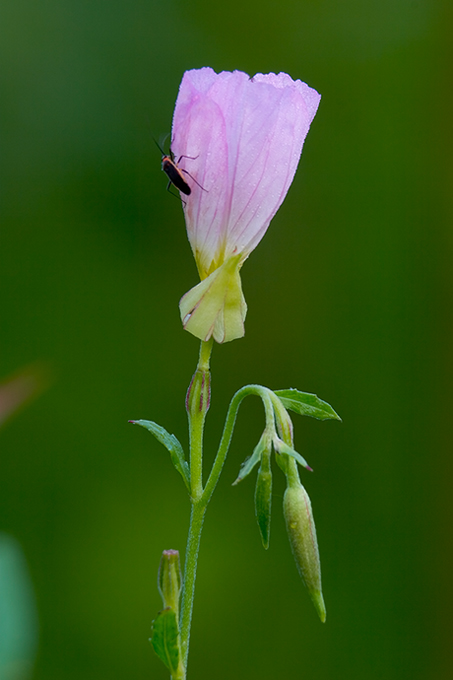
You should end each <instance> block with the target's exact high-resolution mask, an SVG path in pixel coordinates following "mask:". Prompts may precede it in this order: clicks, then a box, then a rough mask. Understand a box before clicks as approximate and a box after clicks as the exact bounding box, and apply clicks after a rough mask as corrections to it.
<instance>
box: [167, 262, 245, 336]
mask: <svg viewBox="0 0 453 680" xmlns="http://www.w3.org/2000/svg"><path fill="white" fill-rule="evenodd" d="M240 268H241V255H232V256H231V257H229V258H228V259H227V260H226V261H225V262H224V263H223V264H222V265H221V266H220V267H219V268H218V269H216V270H215V271H213V272H212V274H210V275H209V276H208V277H207V278H206V279H204V280H203V281H202V282H201V283H199V284H198V286H195V287H194V288H192V289H191V290H189V292H188V293H186V294H185V295H184V296H183V297H182V298H181V301H180V303H179V310H180V312H181V321H182V324H183V326H184V328H185V329H186V331H189V333H192V335H195V336H196V337H197V338H199V339H200V340H204V341H207V340H209V339H210V338H211V337H214V340H215V341H216V342H230V340H235V339H236V338H242V336H243V335H244V332H245V330H244V321H245V315H246V313H247V304H246V302H245V299H244V295H243V293H242V284H241V277H240V274H239V270H240Z"/></svg>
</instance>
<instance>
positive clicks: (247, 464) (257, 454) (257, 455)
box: [233, 437, 267, 486]
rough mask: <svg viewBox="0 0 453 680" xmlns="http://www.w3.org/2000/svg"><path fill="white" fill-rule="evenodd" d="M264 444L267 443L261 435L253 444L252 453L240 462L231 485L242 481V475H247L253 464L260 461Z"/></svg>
mask: <svg viewBox="0 0 453 680" xmlns="http://www.w3.org/2000/svg"><path fill="white" fill-rule="evenodd" d="M266 446H267V444H266V441H265V439H264V437H261V439H260V440H259V442H258V444H257V445H256V446H255V448H254V450H253V453H252V455H251V456H249V457H248V458H246V459H245V460H244V462H243V463H242V465H241V469H240V470H239V474H238V476H237V479H235V481H234V482H233V486H235V485H236V484H239V482H242V480H243V479H244V477H247V475H249V474H250V473H251V471H252V470H253V468H254V467H255V465H257V464H258V463H259V462H260V460H261V456H262V455H263V451H264V450H265V448H266Z"/></svg>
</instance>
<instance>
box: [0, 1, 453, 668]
mask: <svg viewBox="0 0 453 680" xmlns="http://www.w3.org/2000/svg"><path fill="white" fill-rule="evenodd" d="M214 5H215V6H214ZM452 23H453V22H452V12H451V6H450V5H449V3H447V0H445V1H444V2H442V1H441V0H439V2H436V1H435V0H381V1H380V2H377V1H375V0H343V2H339V1H338V0H319V1H316V0H306V1H300V0H280V1H279V2H271V1H270V0H261V2H257V0H250V1H249V2H243V1H239V0H234V1H233V2H229V3H220V4H218V3H215V4H213V3H209V2H206V1H205V0H191V1H190V2H182V1H173V2H170V1H168V0H167V1H158V0H148V1H146V2H145V1H144V0H130V1H129V2H125V1H120V0H89V1H88V0H41V2H33V1H32V0H14V1H13V0H5V2H3V3H2V5H1V7H0V33H1V35H0V59H1V65H0V87H1V93H0V108H1V112H0V121H1V146H2V151H1V203H2V205H1V210H2V218H1V233H0V241H1V245H0V257H1V266H0V276H1V288H0V290H1V293H0V294H1V307H0V309H1V331H0V333H1V335H0V350H1V354H0V375H2V376H4V375H6V374H8V373H10V372H12V371H14V370H15V369H18V368H19V367H21V366H22V365H24V364H27V363H29V362H31V361H34V360H43V361H46V362H48V364H49V365H50V367H51V369H50V370H51V372H52V375H53V378H52V380H53V382H52V385H51V387H50V388H49V389H48V390H47V391H46V392H45V393H44V394H43V395H42V396H41V397H40V398H39V399H38V400H37V401H35V402H34V403H33V404H31V405H30V406H29V407H28V408H27V409H26V410H24V411H22V413H21V414H20V415H19V416H18V417H17V418H16V419H15V420H14V421H12V422H11V423H9V425H8V427H7V428H5V429H4V430H3V431H2V433H1V457H0V529H1V530H3V531H7V532H9V533H10V534H12V535H14V536H15V537H16V538H17V539H18V540H19V541H20V542H21V544H22V547H23V549H24V552H25V555H26V558H27V562H28V565H29V569H30V573H31V577H32V581H33V584H34V588H35V591H36V597H37V604H38V611H39V621H40V645H39V652H38V657H37V662H36V667H35V674H34V678H35V680H44V679H45V680H75V679H82V678H83V680H101V679H102V680H104V679H106V678H108V679H109V680H110V679H111V680H117V679H118V680H119V679H121V680H123V679H125V678H128V679H129V678H130V679H143V680H144V679H145V678H153V679H155V680H159V679H160V678H167V675H168V674H167V672H166V670H165V668H164V667H163V666H162V664H161V662H160V661H159V660H158V659H157V657H156V656H155V655H154V653H153V651H152V649H151V648H150V645H149V643H148V637H149V633H150V623H151V620H152V618H153V617H154V615H155V613H156V612H157V610H158V609H159V608H160V601H159V597H158V594H157V590H156V585H155V581H156V570H157V566H158V563H159V558H160V554H161V551H162V550H163V549H166V548H177V549H179V550H180V551H181V553H183V552H184V545H185V536H186V533H187V528H188V517H189V503H188V500H187V497H186V493H185V489H184V486H183V484H182V481H181V479H180V478H179V476H178V475H177V473H176V472H175V471H174V470H173V468H172V466H171V464H170V462H169V459H168V455H167V454H166V452H165V451H164V449H161V448H160V447H159V445H158V444H157V442H155V441H154V440H153V439H152V437H151V436H150V435H149V434H148V433H147V432H145V431H144V430H141V429H139V428H135V429H134V428H132V427H131V426H129V425H128V424H127V420H128V419H129V418H149V419H153V420H156V421H157V422H159V423H161V424H162V425H164V426H165V427H167V429H168V430H169V431H170V432H174V433H175V434H176V435H177V436H178V437H179V438H180V439H181V441H182V442H183V443H184V445H186V442H187V434H186V433H187V427H186V415H185V411H184V395H185V390H186V387H187V385H188V383H189V380H190V377H191V374H192V372H193V369H194V367H195V363H196V359H197V352H198V343H197V341H196V339H195V338H193V337H192V336H190V335H189V334H187V333H185V332H184V331H183V330H182V328H181V324H180V320H179V316H178V301H179V298H180V296H181V295H182V294H183V293H184V292H186V291H187V290H188V289H189V288H190V287H192V286H193V285H194V284H195V283H196V282H197V276H196V270H195V265H194V262H193V259H192V257H191V253H190V248H189V245H188V243H187V239H186V236H185V231H184V222H183V214H182V210H181V207H180V205H178V202H177V201H176V200H174V199H172V198H171V197H170V196H169V195H168V194H167V193H166V192H165V185H166V181H165V177H164V176H163V175H162V173H161V171H160V156H159V152H158V151H157V149H156V148H155V146H154V143H153V141H152V137H151V135H152V134H154V135H155V136H156V137H157V136H158V135H159V134H160V133H165V132H168V131H169V130H170V125H171V117H172V110H173V106H174V102H175V99H176V95H177V92H178V86H179V82H180V80H181V77H182V74H183V72H184V71H185V70H186V69H189V68H194V67H200V66H206V65H209V66H212V67H213V68H214V69H215V70H217V71H220V70H232V69H241V70H243V71H246V72H247V73H249V74H250V75H253V74H254V73H256V72H264V73H266V72H268V71H274V72H279V71H286V72H288V73H289V74H291V75H292V76H293V77H294V78H300V79H302V80H304V81H306V82H307V83H308V84H309V85H311V86H313V87H315V88H316V89H317V90H318V91H319V92H320V93H321V94H322V96H323V98H322V101H321V105H320V109H319V112H318V114H317V116H316V118H315V120H314V122H313V125H312V129H311V130H310V133H309V135H308V138H307V141H306V144H305V148H304V153H303V158H302V161H301V164H300V166H299V170H298V173H297V175H296V178H295V180H294V183H293V185H292V187H291V189H290V192H289V195H288V197H287V199H286V201H285V203H284V205H283V207H282V208H281V210H280V211H279V213H278V215H277V216H276V217H275V219H274V220H273V223H272V225H271V228H270V230H269V231H268V233H267V235H266V237H265V239H264V240H263V242H262V243H261V244H260V246H259V248H258V249H257V251H255V252H254V253H253V255H252V256H251V257H250V259H249V261H248V262H247V263H246V265H245V267H244V269H243V287H244V292H245V296H246V299H247V302H248V305H249V313H248V317H247V323H246V336H245V338H244V339H242V340H240V341H237V342H233V343H231V344H229V345H225V346H223V347H221V346H218V347H216V348H215V351H214V356H213V362H212V366H213V400H212V408H211V412H210V414H209V418H208V425H207V434H206V444H207V454H206V458H207V461H210V460H212V455H213V451H214V449H215V446H216V443H217V441H218V439H219V436H220V432H221V427H222V425H223V419H224V416H225V412H226V408H227V405H228V402H229V400H230V398H231V396H232V394H233V393H234V391H235V390H236V389H238V388H239V387H241V386H242V385H243V384H245V383H247V382H259V383H261V384H264V385H267V386H269V387H272V388H282V387H296V386H297V387H299V388H300V389H303V390H306V391H311V392H316V393H317V394H319V395H320V396H321V397H322V398H324V399H326V400H327V401H329V402H330V403H332V404H333V406H334V408H335V409H337V411H338V412H339V413H340V415H341V416H342V417H343V424H339V423H333V422H327V423H320V422H316V421H311V420H309V419H305V420H303V419H298V420H296V424H295V427H296V444H297V445H298V449H299V450H300V451H301V453H302V454H303V455H304V456H306V457H307V459H308V461H309V462H310V463H311V465H312V466H313V467H314V469H315V473H314V474H313V475H309V474H308V473H305V472H303V473H302V478H303V482H304V483H305V485H306V487H307V490H308V492H309V493H310V495H311V498H312V502H313V506H314V512H315V518H316V522H317V527H318V537H319V542H320V550H321V558H322V567H323V581H324V593H325V599H326V603H327V611H328V618H327V623H326V624H325V625H324V626H323V625H322V624H321V623H319V621H318V620H317V617H316V613H315V611H314V608H313V607H312V605H311V603H310V601H309V598H308V595H307V593H306V592H305V591H304V588H303V586H302V585H301V583H300V580H299V576H298V574H297V572H296V568H295V565H294V563H293V560H292V556H291V553H290V548H289V545H288V541H287V537H286V534H285V528H284V524H283V519H282V514H281V500H282V495H283V491H284V486H283V480H282V478H281V475H280V474H279V471H278V470H276V475H275V476H276V482H275V488H274V501H273V510H274V512H273V526H272V536H271V546H270V549H269V551H268V552H267V553H266V552H264V551H263V549H262V547H261V543H260V539H259V535H258V530H257V527H256V523H255V518H254V509H253V482H252V480H251V479H249V480H246V481H244V483H243V484H242V485H240V486H239V487H234V488H232V487H231V486H230V484H231V482H232V481H233V480H234V479H235V476H236V474H237V471H238V469H239V465H240V463H241V462H242V460H243V459H244V458H245V457H246V456H247V455H248V454H250V452H251V450H252V448H253V446H254V444H255V443H256V441H257V439H258V437H259V435H260V433H261V429H262V427H263V416H262V409H261V407H260V405H259V404H258V403H254V402H253V401H252V400H250V403H246V404H245V405H244V407H243V411H242V413H240V416H239V420H238V425H237V431H236V433H235V437H234V440H233V446H232V449H231V452H230V455H229V458H228V460H227V464H226V466H225V470H224V474H223V476H222V478H221V482H220V484H219V487H218V489H217V491H216V494H215V495H214V498H213V501H212V503H211V506H210V508H209V511H208V514H207V519H206V523H205V531H204V535H203V539H202V549H201V556H200V567H199V580H198V587H197V597H196V602H195V612H194V623H193V634H192V640H191V657H190V671H189V678H190V677H193V678H198V679H199V680H204V679H206V680H208V679H209V680H212V678H215V680H223V679H224V678H225V679H227V678H228V679H231V678H236V677H237V678H248V679H249V680H255V679H257V680H258V679H262V678H265V679H269V680H270V679H274V678H283V677H291V678H301V679H302V678H303V679H306V678H316V679H317V680H325V679H326V680H327V678H328V679H329V680H332V679H336V680H343V679H344V680H359V679H360V680H362V679H364V678H365V679H366V680H375V679H376V680H377V679H378V678H386V679H388V680H393V679H395V680H396V679H398V680H405V679H409V678H410V679H411V680H413V679H415V680H418V679H422V678H423V679H426V680H431V679H432V678H436V680H443V679H444V678H445V679H447V678H450V677H451V668H450V658H449V645H450V643H451V624H450V620H451V609H452V606H453V598H452V585H451V571H452V565H451V556H452V547H451V524H452V519H453V508H452V500H451V495H452V494H451V477H452V472H453V470H452V467H453V466H452V462H451V460H452V459H451V425H450V422H449V420H451V410H452V406H453V404H452V395H451V378H452V374H451V368H452V359H451V346H452V343H451V326H452V318H451V293H452V275H451V252H452V236H451V233H452V232H451V214H452V202H451V188H450V187H451V179H452V163H451V156H452V135H451V121H452V114H451V103H452V101H451V100H452V91H451V75H452V69H451V63H450V62H451V58H452V54H451V51H452V50H451V34H452ZM447 187H448V189H449V191H448V190H447Z"/></svg>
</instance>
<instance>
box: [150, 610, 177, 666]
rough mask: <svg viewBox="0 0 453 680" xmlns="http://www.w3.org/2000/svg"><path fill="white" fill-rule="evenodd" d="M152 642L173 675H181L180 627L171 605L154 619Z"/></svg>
mask: <svg viewBox="0 0 453 680" xmlns="http://www.w3.org/2000/svg"><path fill="white" fill-rule="evenodd" d="M151 644H152V646H153V647H154V651H155V652H156V654H157V656H158V657H159V659H160V660H161V661H163V662H164V664H165V665H166V666H167V668H168V669H169V671H170V673H171V675H172V677H174V678H177V677H180V670H181V668H180V665H181V653H180V648H179V629H178V622H177V620H176V614H175V612H174V610H173V609H172V608H171V607H167V608H166V609H163V610H162V611H161V612H159V613H158V615H157V616H156V618H155V620H154V621H153V629H152V636H151Z"/></svg>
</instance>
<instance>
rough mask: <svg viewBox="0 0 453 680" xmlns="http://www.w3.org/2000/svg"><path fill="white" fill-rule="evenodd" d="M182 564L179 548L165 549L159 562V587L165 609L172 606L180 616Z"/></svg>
mask: <svg viewBox="0 0 453 680" xmlns="http://www.w3.org/2000/svg"><path fill="white" fill-rule="evenodd" d="M181 581H182V579H181V566H180V562H179V552H178V551H177V550H164V551H163V553H162V557H161V560H160V564H159V572H158V575H157V587H158V590H159V593H160V595H161V597H162V602H163V605H164V609H165V608H167V607H171V609H173V611H174V612H175V614H176V620H178V616H179V596H180V593H181Z"/></svg>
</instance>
